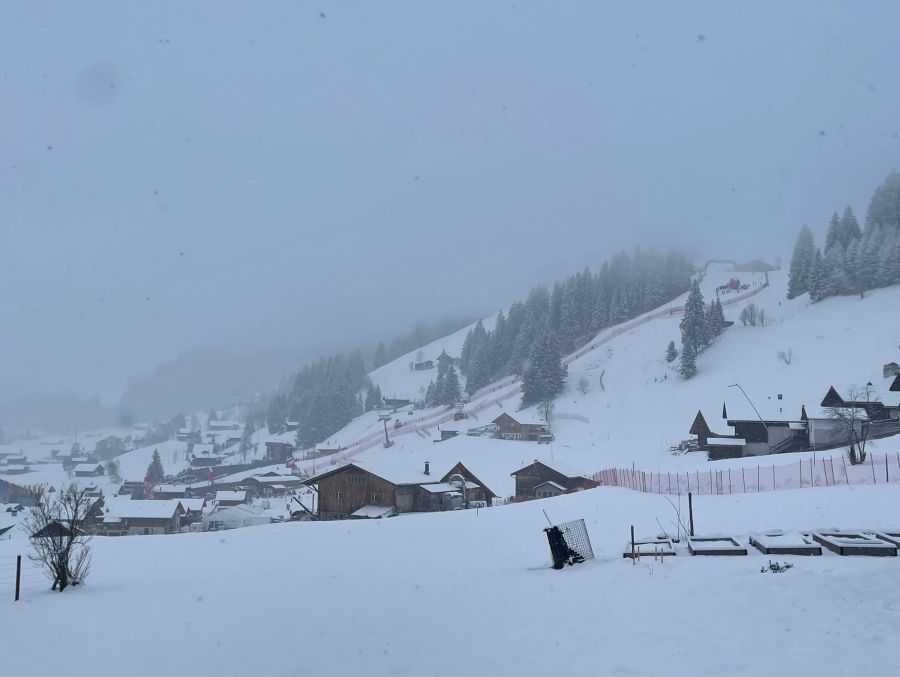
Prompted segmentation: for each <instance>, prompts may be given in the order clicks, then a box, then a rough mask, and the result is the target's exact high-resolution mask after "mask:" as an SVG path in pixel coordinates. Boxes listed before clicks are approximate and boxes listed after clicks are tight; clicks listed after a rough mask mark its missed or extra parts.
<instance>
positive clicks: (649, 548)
mask: <svg viewBox="0 0 900 677" xmlns="http://www.w3.org/2000/svg"><path fill="white" fill-rule="evenodd" d="M625 548H626V551H625V552H624V553H622V557H627V558H629V559H630V558H631V557H632V556H633V555H632V552H631V543H628V544H627V545H626V546H625ZM634 551H635V552H634V555H635V556H637V557H653V556H654V555H656V556H659V557H674V556H675V554H676V553H675V545H674V544H673V543H672V541H671V539H668V538H660V539H655V540H648V541H635V542H634Z"/></svg>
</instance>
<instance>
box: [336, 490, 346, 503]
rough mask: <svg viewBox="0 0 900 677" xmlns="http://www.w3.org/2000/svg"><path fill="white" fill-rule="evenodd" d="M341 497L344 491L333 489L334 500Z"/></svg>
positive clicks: (338, 499)
mask: <svg viewBox="0 0 900 677" xmlns="http://www.w3.org/2000/svg"><path fill="white" fill-rule="evenodd" d="M342 498H344V492H343V491H335V492H334V500H336V501H340V500H341V499H342Z"/></svg>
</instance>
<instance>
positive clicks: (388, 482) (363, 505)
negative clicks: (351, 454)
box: [303, 459, 496, 520]
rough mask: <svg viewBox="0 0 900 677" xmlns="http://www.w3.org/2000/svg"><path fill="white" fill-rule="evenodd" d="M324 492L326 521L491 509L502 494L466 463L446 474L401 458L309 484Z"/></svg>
mask: <svg viewBox="0 0 900 677" xmlns="http://www.w3.org/2000/svg"><path fill="white" fill-rule="evenodd" d="M303 483H304V484H306V485H308V486H311V487H313V488H314V489H315V490H316V492H317V493H318V517H319V519H322V520H333V519H346V518H372V517H387V516H390V515H393V514H396V513H403V512H435V511H441V510H453V509H456V508H462V507H467V504H468V505H470V504H471V503H472V502H474V501H478V502H480V503H481V504H484V505H491V504H492V502H493V499H494V498H496V494H494V492H492V491H491V490H490V489H489V488H488V487H486V486H485V485H484V483H482V482H481V481H480V480H479V479H478V478H477V477H475V475H473V474H472V473H471V472H470V471H469V470H468V468H466V467H465V466H464V465H463V464H462V463H457V464H456V465H454V466H453V467H452V468H451V469H450V470H449V471H447V472H445V473H444V474H443V475H440V476H438V475H436V474H434V475H433V474H432V473H431V464H430V463H427V462H426V463H425V464H424V468H423V469H421V470H413V469H411V468H410V467H409V466H408V464H404V463H398V462H397V461H396V460H395V459H392V460H391V461H390V462H388V461H385V462H384V463H366V464H365V465H362V464H360V463H350V464H348V465H345V466H341V467H340V468H335V469H333V470H328V471H326V472H323V473H320V474H319V475H316V476H314V477H311V478H309V479H307V480H304V482H303Z"/></svg>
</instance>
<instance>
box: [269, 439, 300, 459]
mask: <svg viewBox="0 0 900 677" xmlns="http://www.w3.org/2000/svg"><path fill="white" fill-rule="evenodd" d="M296 449H297V448H296V447H295V446H294V445H293V444H291V443H290V442H266V459H267V460H269V461H271V462H272V463H285V462H286V461H287V460H288V459H289V458H291V457H292V456H293V454H294V452H295V451H296Z"/></svg>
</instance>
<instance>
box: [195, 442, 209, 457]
mask: <svg viewBox="0 0 900 677" xmlns="http://www.w3.org/2000/svg"><path fill="white" fill-rule="evenodd" d="M214 450H215V446H214V445H212V444H195V445H194V448H193V451H192V452H191V453H193V454H194V456H197V455H198V454H211V453H213V451H214Z"/></svg>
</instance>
